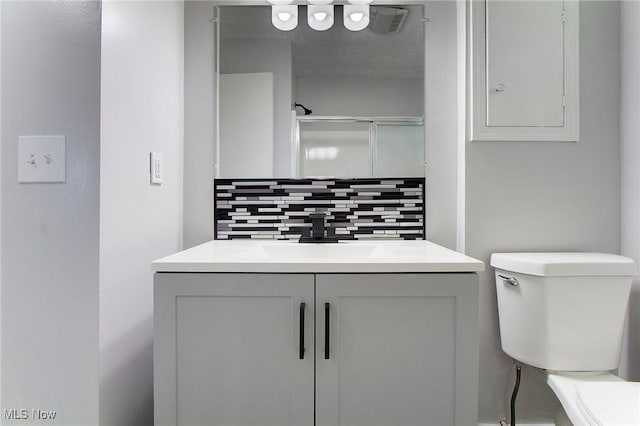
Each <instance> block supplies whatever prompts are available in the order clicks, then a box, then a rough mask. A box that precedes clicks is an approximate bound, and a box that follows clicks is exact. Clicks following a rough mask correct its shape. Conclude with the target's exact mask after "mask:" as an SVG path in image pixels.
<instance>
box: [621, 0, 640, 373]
mask: <svg viewBox="0 0 640 426" xmlns="http://www.w3.org/2000/svg"><path fill="white" fill-rule="evenodd" d="M620 17H621V32H620V52H621V58H620V59H621V82H620V83H621V99H620V104H621V111H620V113H621V115H620V132H621V135H620V136H621V151H622V152H621V158H622V225H621V226H622V241H621V243H622V254H624V255H625V256H629V257H631V258H632V259H634V260H635V261H636V263H638V264H639V265H640V168H639V167H638V164H640V120H638V117H640V80H639V79H638V76H640V3H638V2H635V1H625V2H622V4H621V7H620ZM638 360H640V283H639V282H638V281H637V280H636V282H635V283H634V286H633V288H632V291H631V299H630V303H629V311H628V328H627V334H626V344H625V346H624V348H623V354H622V363H621V366H620V373H621V375H622V376H623V377H625V378H627V379H628V380H635V381H640V362H638Z"/></svg>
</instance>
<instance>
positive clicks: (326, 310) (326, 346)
mask: <svg viewBox="0 0 640 426" xmlns="http://www.w3.org/2000/svg"><path fill="white" fill-rule="evenodd" d="M330 308H331V304H330V303H325V304H324V359H329V341H330V336H329V325H330V324H329V310H330Z"/></svg>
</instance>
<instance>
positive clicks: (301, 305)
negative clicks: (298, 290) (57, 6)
mask: <svg viewBox="0 0 640 426" xmlns="http://www.w3.org/2000/svg"><path fill="white" fill-rule="evenodd" d="M306 306H307V305H306V303H304V302H302V303H300V347H299V349H298V350H299V355H298V356H299V358H300V359H304V309H305V308H306Z"/></svg>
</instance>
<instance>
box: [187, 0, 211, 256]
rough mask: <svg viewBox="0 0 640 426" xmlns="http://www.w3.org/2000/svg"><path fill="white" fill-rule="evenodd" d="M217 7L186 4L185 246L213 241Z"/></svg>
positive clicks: (201, 3) (206, 4) (208, 4)
mask: <svg viewBox="0 0 640 426" xmlns="http://www.w3.org/2000/svg"><path fill="white" fill-rule="evenodd" d="M213 8H214V6H213V4H212V3H211V2H207V1H187V2H185V5H184V22H185V25H184V191H183V192H184V194H183V203H184V246H185V248H188V247H192V246H194V245H197V244H200V243H204V242H206V241H209V240H211V239H212V238H213V178H214V168H213V164H214V163H215V157H214V149H213V146H214V142H213V141H214V132H215V124H216V123H215V93H216V88H215V87H214V78H213V75H214V72H215V58H214V52H215V45H214V40H215V25H214V24H213V23H212V22H211V19H213Z"/></svg>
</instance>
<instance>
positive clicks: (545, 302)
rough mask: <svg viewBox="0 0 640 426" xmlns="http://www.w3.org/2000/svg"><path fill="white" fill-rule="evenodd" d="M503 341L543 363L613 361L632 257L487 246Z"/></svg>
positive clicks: (515, 353)
mask: <svg viewBox="0 0 640 426" xmlns="http://www.w3.org/2000/svg"><path fill="white" fill-rule="evenodd" d="M491 266H493V267H494V268H495V272H496V292H497V297H498V316H499V320H500V339H501V342H502V349H503V350H504V351H505V352H506V353H507V354H508V355H510V356H511V357H512V358H514V359H516V360H518V361H520V362H523V363H525V364H528V365H532V366H534V367H538V368H543V369H547V370H561V371H562V370H566V371H595V370H613V369H615V368H617V367H618V364H619V362H620V350H621V347H622V334H623V329H624V319H625V313H626V309H627V302H628V299H629V291H630V289H631V282H632V279H633V277H634V276H635V275H636V265H635V263H634V262H633V260H631V259H629V258H626V257H623V256H617V255H612V254H605V253H494V254H493V255H491Z"/></svg>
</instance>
